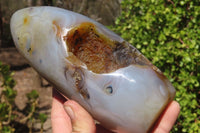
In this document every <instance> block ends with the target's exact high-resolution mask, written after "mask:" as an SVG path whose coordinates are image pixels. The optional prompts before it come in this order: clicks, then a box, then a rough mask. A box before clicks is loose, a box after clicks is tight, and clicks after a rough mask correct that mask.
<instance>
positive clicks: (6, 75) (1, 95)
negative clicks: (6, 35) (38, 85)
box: [0, 62, 47, 133]
mask: <svg viewBox="0 0 200 133" xmlns="http://www.w3.org/2000/svg"><path fill="white" fill-rule="evenodd" d="M13 74H14V73H13V72H11V71H10V68H9V66H8V65H3V64H2V63H1V62H0V85H1V88H3V89H2V90H1V92H0V133H13V132H20V128H19V127H17V125H18V123H21V124H24V126H27V127H28V129H29V133H31V132H32V129H33V124H34V123H36V121H39V122H40V123H41V128H40V132H41V133H42V132H43V124H44V122H45V121H46V120H47V115H46V114H43V113H39V108H38V102H39V94H38V92H37V91H36V90H33V91H31V92H30V93H28V94H27V98H28V102H27V105H26V107H25V109H24V110H20V109H19V108H18V107H17V106H16V105H15V98H16V96H17V91H16V90H14V89H13V88H14V86H15V84H16V83H15V81H14V79H13V77H12V76H13ZM23 132H27V131H23Z"/></svg>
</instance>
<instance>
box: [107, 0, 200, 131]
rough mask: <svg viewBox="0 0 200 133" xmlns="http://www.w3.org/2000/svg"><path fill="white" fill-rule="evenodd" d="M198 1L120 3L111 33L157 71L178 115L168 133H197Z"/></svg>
mask: <svg viewBox="0 0 200 133" xmlns="http://www.w3.org/2000/svg"><path fill="white" fill-rule="evenodd" d="M199 5H200V1H199V0H192V1H191V0H173V1H172V0H167V1H165V0H140V1H139V0H123V1H122V3H121V6H122V13H121V16H119V18H118V19H117V20H116V25H115V26H113V27H111V29H112V30H113V31H115V32H117V33H118V34H119V35H121V36H122V38H124V39H125V40H127V41H128V42H130V43H131V44H132V45H133V46H135V47H136V48H137V49H139V50H140V51H141V52H142V53H143V54H144V55H145V56H146V57H147V58H148V59H149V60H151V61H152V63H153V64H154V65H156V66H157V67H158V68H160V69H161V70H162V71H163V73H164V74H165V75H166V76H167V77H168V78H169V79H170V81H171V82H172V83H173V85H174V87H175V88H176V91H177V93H176V97H175V100H176V101H178V102H179V103H180V106H181V112H180V116H179V118H178V120H177V123H176V125H175V126H174V128H173V130H172V132H174V133H175V132H187V133H194V132H195V133H197V132H200V89H199V88H200V6H199Z"/></svg>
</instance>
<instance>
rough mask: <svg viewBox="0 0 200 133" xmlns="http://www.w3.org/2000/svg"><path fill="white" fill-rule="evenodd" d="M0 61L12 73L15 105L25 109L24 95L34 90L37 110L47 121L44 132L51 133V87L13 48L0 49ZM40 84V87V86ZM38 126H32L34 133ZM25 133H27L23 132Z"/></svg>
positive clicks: (25, 99)
mask: <svg viewBox="0 0 200 133" xmlns="http://www.w3.org/2000/svg"><path fill="white" fill-rule="evenodd" d="M0 61H1V62H3V64H7V65H10V66H11V70H12V71H14V76H13V78H14V79H15V81H16V86H15V87H14V89H15V90H17V94H18V95H17V97H16V99H15V103H16V105H17V106H18V108H19V109H21V110H22V109H23V108H25V105H26V102H27V98H26V94H27V93H29V92H31V90H33V89H35V90H37V91H38V93H39V95H40V100H39V108H41V110H40V112H41V113H45V114H47V115H48V119H47V121H46V122H45V123H44V132H45V133H51V121H50V113H51V102H52V86H50V84H49V83H48V82H47V81H46V80H44V79H42V78H41V77H40V76H39V75H38V74H37V72H36V71H35V70H34V69H33V68H31V67H30V66H29V65H28V63H27V61H26V60H25V59H24V58H23V57H22V56H21V55H20V54H19V53H18V51H17V50H16V49H15V48H4V49H0ZM41 83H42V85H41ZM39 128H40V124H39V123H38V124H37V123H36V124H35V125H34V129H36V130H35V131H34V132H35V133H37V132H39V130H37V129H39ZM25 132H27V131H25Z"/></svg>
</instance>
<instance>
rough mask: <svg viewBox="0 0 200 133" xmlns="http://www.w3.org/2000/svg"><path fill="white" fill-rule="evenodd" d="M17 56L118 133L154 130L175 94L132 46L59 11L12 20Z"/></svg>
mask: <svg viewBox="0 0 200 133" xmlns="http://www.w3.org/2000/svg"><path fill="white" fill-rule="evenodd" d="M11 33H12V37H13V40H14V42H15V45H16V47H17V49H18V50H19V52H20V53H21V54H22V55H23V56H24V57H25V58H26V59H27V60H28V61H29V63H30V65H31V66H32V67H33V68H35V70H36V71H37V72H38V73H39V74H41V75H42V76H43V77H44V78H46V79H47V80H48V81H49V82H50V83H51V84H52V85H54V86H55V87H56V88H57V89H58V90H59V91H60V92H61V93H62V94H63V95H65V96H66V97H68V98H71V99H73V100H75V101H77V102H78V103H79V104H81V105H82V106H83V107H84V108H85V109H86V110H87V111H88V112H89V113H90V114H91V115H92V116H93V118H94V119H96V120H97V121H99V122H100V123H101V125H103V126H104V127H106V128H107V129H110V130H112V131H115V132H123V133H133V132H136V133H144V132H148V131H150V130H151V128H152V127H153V126H154V124H155V122H156V120H157V119H158V118H159V116H160V114H161V113H162V111H163V110H164V109H165V108H166V106H167V105H168V104H169V103H170V102H171V101H172V100H173V98H174V96H175V89H174V88H173V86H172V84H171V83H170V82H169V80H168V79H167V78H166V77H165V76H164V75H163V74H162V72H161V71H160V70H159V69H158V68H157V67H156V66H154V65H152V63H151V62H150V61H149V60H148V59H146V57H144V56H143V55H142V54H141V53H140V52H139V51H138V50H137V49H136V48H135V47H134V46H132V45H131V44H129V43H128V42H126V41H125V40H123V39H122V38H121V37H120V36H118V35H116V34H115V33H113V32H112V31H110V30H108V29H107V28H106V27H104V26H103V25H101V24H100V23H98V22H96V21H94V20H92V19H90V18H88V17H86V16H83V15H81V14H77V13H74V12H71V11H68V10H64V9H60V8H56V7H30V8H25V9H21V10H19V11H17V12H16V13H14V15H13V16H12V18H11Z"/></svg>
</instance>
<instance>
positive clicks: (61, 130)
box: [51, 89, 180, 133]
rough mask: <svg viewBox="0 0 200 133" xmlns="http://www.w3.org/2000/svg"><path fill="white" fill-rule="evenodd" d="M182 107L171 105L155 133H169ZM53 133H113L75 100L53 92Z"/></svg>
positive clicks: (175, 103) (159, 121)
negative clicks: (96, 122) (97, 122)
mask: <svg viewBox="0 0 200 133" xmlns="http://www.w3.org/2000/svg"><path fill="white" fill-rule="evenodd" d="M179 112H180V106H179V104H178V103H177V102H176V101H173V102H171V103H170V104H169V106H168V107H167V109H166V110H165V111H164V112H163V114H162V116H161V117H160V119H159V120H158V122H157V124H156V126H155V128H154V130H153V131H152V132H153V133H168V132H169V131H170V130H171V128H172V127H173V125H174V122H175V121H176V119H177V117H178V114H179ZM51 122H52V132H53V133H72V132H73V133H112V132H111V131H108V130H107V129H105V128H103V127H102V126H100V125H99V124H97V125H95V122H94V119H93V118H92V117H91V115H90V114H89V113H88V112H87V111H86V110H85V109H84V108H83V107H81V106H80V105H79V104H78V103H76V102H75V101H73V100H66V99H65V98H64V97H63V96H62V95H61V94H60V93H59V92H57V91H56V90H55V89H54V90H53V103H52V111H51Z"/></svg>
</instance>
